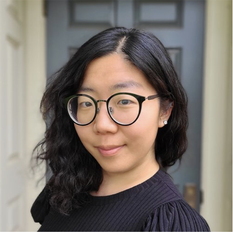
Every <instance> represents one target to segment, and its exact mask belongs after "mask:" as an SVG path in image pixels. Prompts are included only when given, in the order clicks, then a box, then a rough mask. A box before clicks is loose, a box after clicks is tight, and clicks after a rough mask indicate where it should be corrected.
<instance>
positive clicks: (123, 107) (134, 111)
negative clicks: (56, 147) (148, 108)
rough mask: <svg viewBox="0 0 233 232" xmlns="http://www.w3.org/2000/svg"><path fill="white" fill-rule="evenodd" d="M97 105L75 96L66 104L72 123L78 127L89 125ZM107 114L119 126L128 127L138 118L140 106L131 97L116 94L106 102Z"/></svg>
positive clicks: (91, 100)
mask: <svg viewBox="0 0 233 232" xmlns="http://www.w3.org/2000/svg"><path fill="white" fill-rule="evenodd" d="M97 104H100V103H95V102H94V101H93V99H92V98H90V97H88V96H75V97H74V98H72V99H70V100H69V102H68V112H69V115H70V117H71V118H72V119H73V121H74V122H76V123H77V124H80V125H86V124H89V123H90V122H91V121H92V120H93V119H94V118H95V116H96V113H97V108H96V106H97ZM107 106H108V113H109V115H110V116H111V118H112V119H113V120H114V121H115V122H116V123H119V124H122V125H128V124H130V123H132V122H134V121H135V119H136V118H137V117H138V114H139V110H140V105H139V102H138V100H137V98H135V97H134V96H132V95H129V94H117V95H113V96H112V97H111V98H109V100H108V101H107Z"/></svg>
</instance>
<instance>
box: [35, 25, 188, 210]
mask: <svg viewBox="0 0 233 232" xmlns="http://www.w3.org/2000/svg"><path fill="white" fill-rule="evenodd" d="M114 52H118V53H121V54H123V55H124V57H125V59H127V60H129V61H130V62H131V63H132V64H133V65H135V66H136V67H137V68H138V69H140V70H141V71H142V72H143V73H144V75H145V76H146V78H147V79H148V81H149V82H150V84H151V85H152V86H153V87H154V88H155V90H156V91H157V93H158V94H159V95H160V101H161V106H164V107H166V105H167V103H168V102H172V104H173V110H172V113H171V116H170V118H169V122H168V125H166V126H165V127H163V128H161V129H159V131H158V134H157V137H156V142H155V157H156V160H157V161H158V163H159V165H160V168H162V169H164V170H166V169H167V168H168V167H169V166H172V165H173V164H175V162H176V161H177V160H180V159H181V157H182V155H183V154H184V152H185V150H186V148H187V137H186V130H187V125H188V119H187V96H186V93H185V91H184V89H183V87H182V85H181V83H180V81H179V78H178V77H177V73H176V71H175V69H174V67H173V64H172V61H171V59H170V57H169V55H168V53H167V51H166V49H165V48H164V46H163V45H162V43H161V42H160V41H159V40H158V39H157V38H156V37H155V36H154V35H153V34H150V33H147V32H141V31H139V30H137V29H126V28H122V27H121V28H119V27H117V28H110V29H107V30H105V31H103V32H101V33H99V34H97V35H95V36H94V37H92V38H91V39H90V40H88V41H87V42H86V43H85V44H83V45H82V46H81V47H80V48H79V49H78V51H77V52H76V53H75V54H74V56H73V57H72V58H71V59H70V60H69V61H68V63H67V64H66V65H65V66H64V67H63V68H61V69H60V70H59V71H58V72H57V73H56V74H55V75H54V76H53V77H52V78H51V79H50V81H49V83H48V86H47V89H46V91H45V93H44V95H43V98H42V101H41V112H42V114H43V116H44V120H45V121H46V122H47V124H48V125H47V129H46V132H45V137H44V139H43V140H42V141H41V142H40V143H39V144H38V145H37V146H36V148H35V149H34V152H35V151H36V157H37V160H45V161H48V164H49V166H50V168H51V170H52V177H51V178H50V180H49V181H48V183H47V188H48V190H49V193H50V194H49V198H50V205H51V206H52V207H54V208H56V209H57V210H59V211H60V212H61V213H68V212H69V211H70V210H72V208H77V207H80V206H82V204H83V203H84V202H85V199H86V196H87V195H88V193H89V192H90V191H96V190H98V188H99V186H100V184H101V182H102V169H101V167H100V165H99V164H98V163H97V161H96V160H95V159H94V158H93V157H92V156H91V154H89V152H88V151H87V150H86V149H85V147H84V146H83V145H82V143H81V141H80V139H79V137H78V135H77V133H76V131H75V128H74V124H73V122H72V120H71V119H70V118H69V115H68V113H67V110H66V107H65V106H64V99H66V98H67V97H68V96H70V95H72V94H76V93H77V91H78V90H79V88H80V87H81V85H82V82H83V77H84V74H85V71H86V69H87V67H88V65H89V64H90V62H91V61H93V60H94V59H97V58H99V57H103V56H106V55H108V54H111V53H114Z"/></svg>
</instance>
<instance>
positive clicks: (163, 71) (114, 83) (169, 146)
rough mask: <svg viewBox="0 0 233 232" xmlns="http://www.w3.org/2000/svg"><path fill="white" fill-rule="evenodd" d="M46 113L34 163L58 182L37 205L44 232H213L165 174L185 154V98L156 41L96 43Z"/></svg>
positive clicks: (117, 35)
mask: <svg viewBox="0 0 233 232" xmlns="http://www.w3.org/2000/svg"><path fill="white" fill-rule="evenodd" d="M41 109H42V112H43V115H44V117H45V118H46V120H48V122H49V123H48V124H49V127H48V128H47V130H46V133H45V138H44V140H43V141H42V142H41V143H40V144H39V145H38V146H37V148H36V149H37V151H38V153H37V158H38V159H42V160H45V161H48V162H49V166H50V168H51V170H52V177H51V178H50V180H49V181H48V183H47V184H46V186H45V188H44V190H43V191H42V193H41V194H40V195H39V196H38V198H37V199H36V201H35V203H34V204H33V206H32V215H33V218H34V220H35V221H36V222H40V223H41V224H42V226H41V227H40V229H39V230H40V231H208V230H209V227H208V225H207V223H206V221H205V220H204V219H203V218H202V217H201V216H200V215H199V214H198V213H197V212H196V211H195V210H193V209H192V208H191V207H190V206H189V205H188V204H187V203H186V202H185V201H184V200H183V198H182V196H181V195H180V193H179V192H178V190H177V189H176V187H175V186H174V184H173V183H172V181H171V179H170V177H169V175H168V174H166V170H167V168H168V167H170V166H172V165H173V164H175V162H176V161H177V160H180V159H181V157H182V155H183V154H184V152H185V150H186V147H187V138H186V129H187V124H188V119H187V97H186V93H185V91H184V89H183V87H182V86H181V84H180V82H179V79H178V77H177V74H176V72H175V70H174V67H173V65H172V62H171V59H170V58H169V56H168V54H167V52H166V50H165V48H164V47H163V45H162V44H161V42H160V41H159V40H158V39H157V38H156V37H155V36H154V35H152V34H149V33H145V32H140V31H139V30H136V29H126V28H111V29H108V30H105V31H103V32H101V33H99V34H97V35H96V36H94V37H93V38H91V39H90V40H89V41H87V42H86V43H85V44H84V45H83V46H81V47H80V49H79V50H78V51H77V52H76V54H75V55H74V56H73V57H72V58H71V60H70V61H69V62H68V63H67V64H66V65H65V66H64V67H63V68H62V69H61V70H60V71H59V72H58V73H57V74H56V76H55V77H54V79H53V80H52V81H51V82H50V84H49V86H48V88H47V90H46V92H45V94H44V96H43V99H42V102H41ZM39 148H40V149H39Z"/></svg>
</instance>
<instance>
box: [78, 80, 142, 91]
mask: <svg viewBox="0 0 233 232" xmlns="http://www.w3.org/2000/svg"><path fill="white" fill-rule="evenodd" d="M132 87H133V88H135V87H136V88H142V87H143V86H142V84H140V83H138V82H136V81H125V82H120V83H117V84H115V85H113V86H111V87H110V89H111V90H117V89H126V88H132ZM80 91H82V92H96V91H95V90H94V89H92V88H90V87H87V86H82V87H81V88H80Z"/></svg>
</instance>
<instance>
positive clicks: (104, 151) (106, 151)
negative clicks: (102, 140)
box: [96, 146, 123, 156]
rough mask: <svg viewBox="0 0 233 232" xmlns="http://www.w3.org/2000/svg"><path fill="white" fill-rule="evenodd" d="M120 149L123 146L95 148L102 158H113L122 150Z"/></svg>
mask: <svg viewBox="0 0 233 232" xmlns="http://www.w3.org/2000/svg"><path fill="white" fill-rule="evenodd" d="M122 147H123V146H99V147H96V148H97V149H98V151H99V153H100V154H101V155H103V156H114V155H116V154H117V153H118V152H119V151H120V150H121V149H122Z"/></svg>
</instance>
